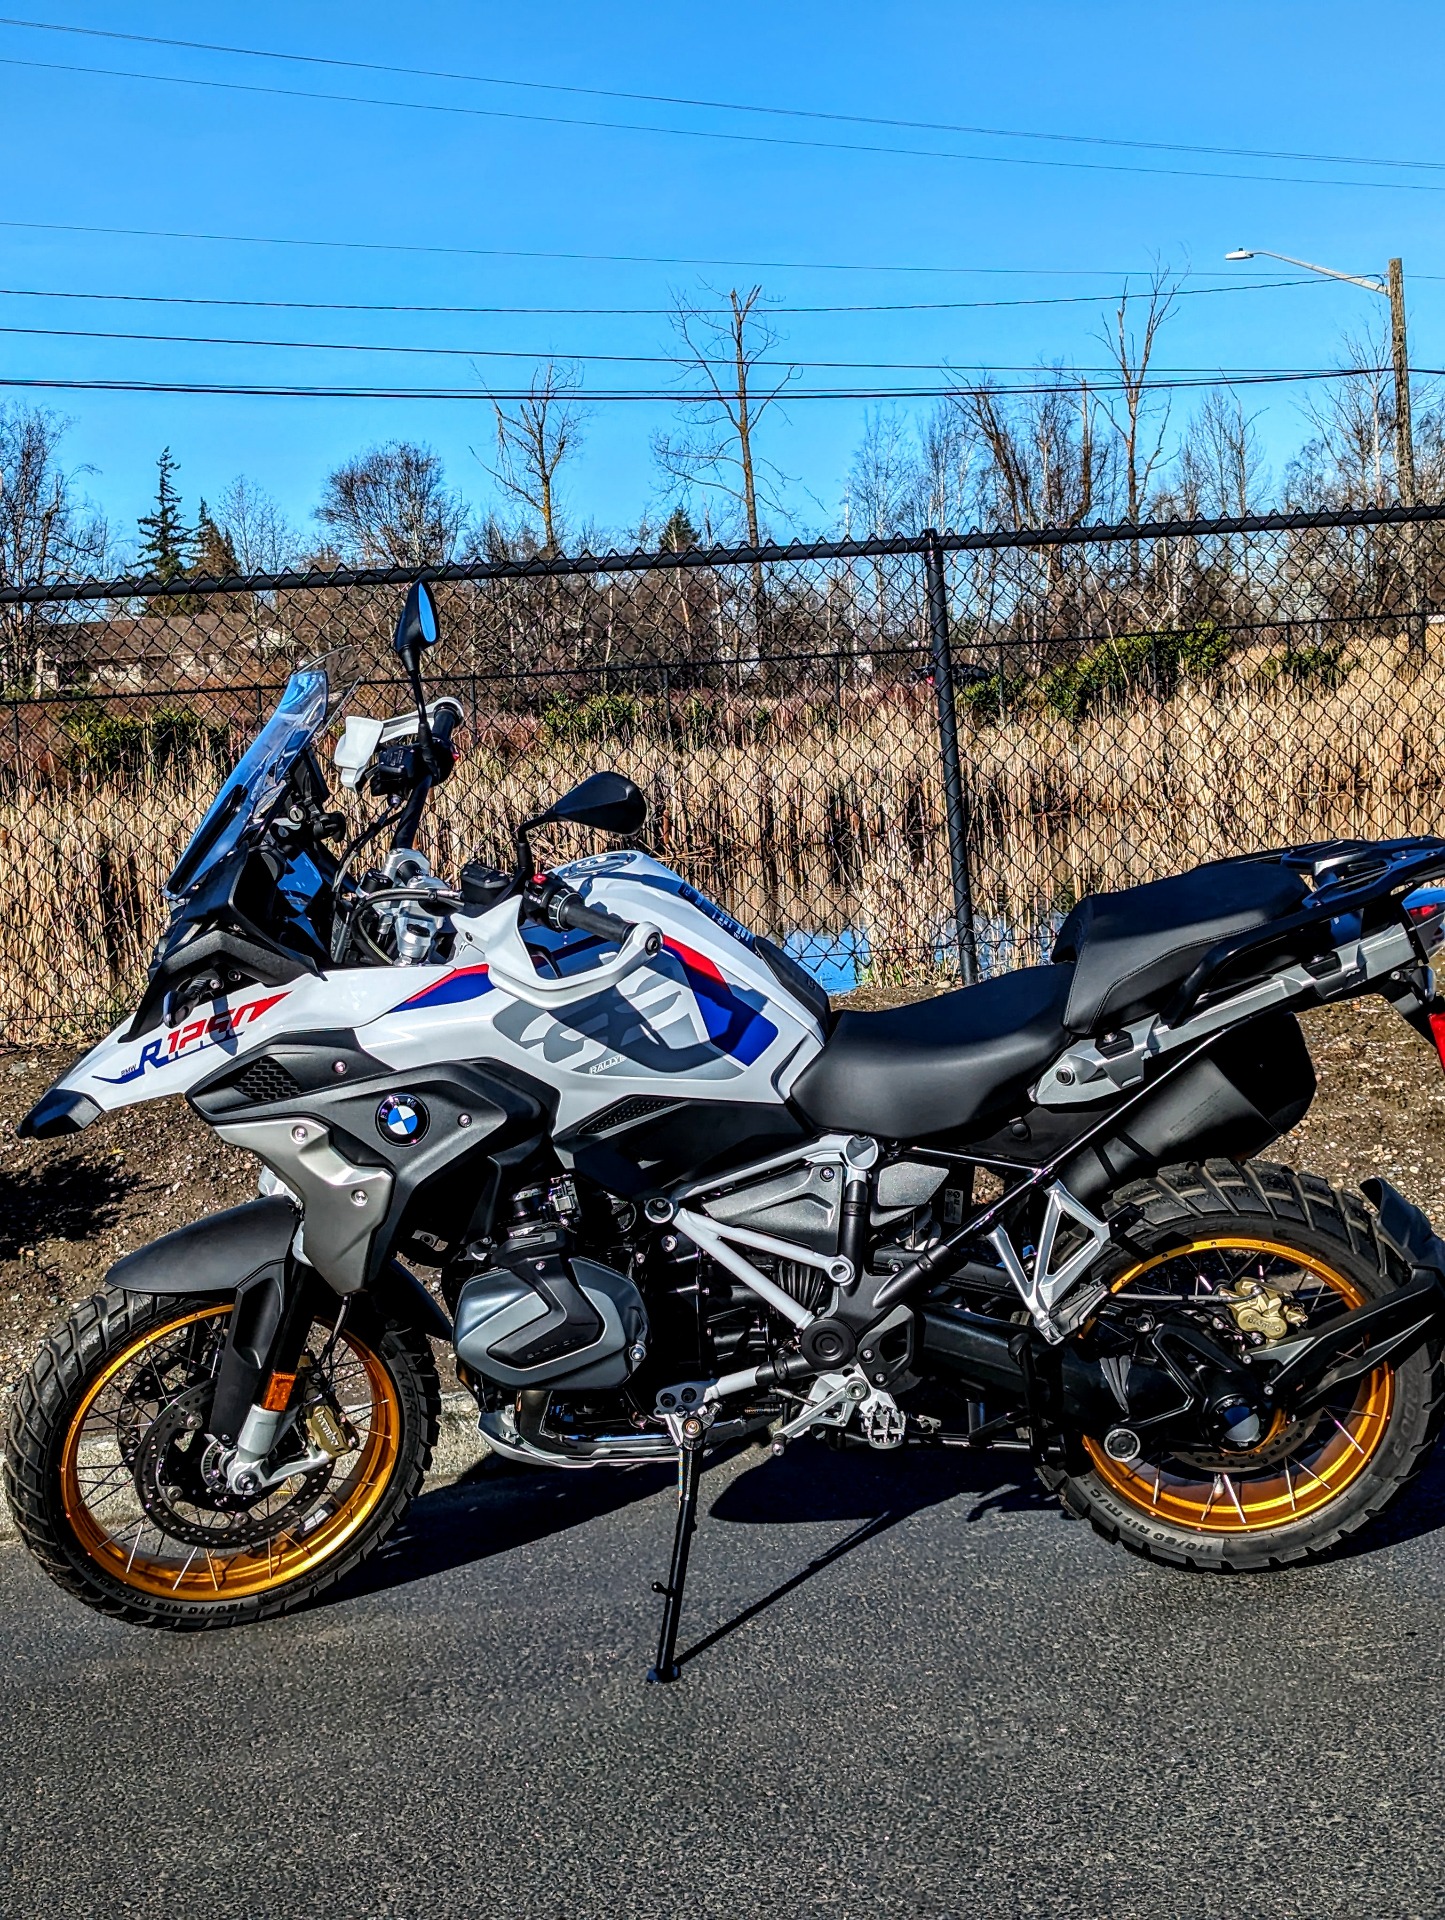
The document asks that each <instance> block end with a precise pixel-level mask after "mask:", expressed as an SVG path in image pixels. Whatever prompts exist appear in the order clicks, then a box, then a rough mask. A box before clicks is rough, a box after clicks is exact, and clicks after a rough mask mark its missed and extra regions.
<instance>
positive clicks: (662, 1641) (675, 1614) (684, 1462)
mask: <svg viewBox="0 0 1445 1920" xmlns="http://www.w3.org/2000/svg"><path fill="white" fill-rule="evenodd" d="M701 1459H702V1448H701V1447H700V1446H693V1447H689V1446H683V1447H682V1448H680V1449H679V1451H678V1456H677V1527H676V1530H675V1531H674V1533H673V1536H672V1565H671V1567H670V1568H669V1570H668V1575H667V1585H666V1586H664V1585H663V1584H662V1583H661V1581H657V1580H655V1581H654V1582H653V1583H652V1590H653V1592H654V1593H660V1594H661V1595H662V1630H661V1632H660V1633H659V1634H658V1636H657V1660H656V1662H655V1663H654V1665H652V1666H650V1667H649V1668H648V1670H647V1678H648V1680H649V1681H650V1682H651V1683H652V1684H653V1685H654V1686H660V1687H661V1686H667V1685H668V1684H669V1682H671V1681H673V1680H679V1679H681V1677H682V1668H681V1666H680V1665H679V1664H678V1660H677V1629H678V1623H679V1621H680V1620H681V1618H682V1593H683V1588H684V1587H685V1586H686V1585H687V1557H688V1553H689V1551H690V1550H691V1547H692V1536H693V1534H694V1533H695V1532H696V1530H697V1482H698V1471H699V1466H700V1462H701Z"/></svg>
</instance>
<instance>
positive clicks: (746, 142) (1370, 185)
mask: <svg viewBox="0 0 1445 1920" xmlns="http://www.w3.org/2000/svg"><path fill="white" fill-rule="evenodd" d="M0 66H7V67H22V68H24V69H26V70H27V71H29V72H34V73H83V74H90V75H92V76H95V77H98V78H101V79H109V80H140V81H144V82H147V83H148V84H153V85H157V86H168V87H202V88H206V89H209V90H210V91H212V92H221V93H245V94H254V95H265V96H268V97H270V98H274V99H283V100H318V101H323V102H325V103H328V104H329V105H332V106H361V107H387V108H391V109H395V110H397V111H401V112H406V113H430V114H444V115H450V116H453V117H456V116H460V117H461V118H464V119H468V120H505V121H508V122H510V123H513V124H525V125H528V126H549V127H585V128H589V129H592V130H604V131H608V132H612V133H647V134H663V135H665V136H667V137H668V138H673V139H683V140H721V141H724V142H727V143H728V144H730V145H743V146H762V147H787V148H791V149H800V150H801V149H806V150H808V151H811V152H819V153H861V154H869V155H873V156H878V155H882V156H886V157H890V158H892V159H904V160H963V161H967V162H969V163H970V164H981V165H987V166H997V167H1044V168H1048V169H1050V170H1063V171H1066V172H1083V173H1127V174H1143V175H1148V176H1151V177H1154V178H1159V179H1185V180H1241V181H1244V182H1246V183H1248V184H1250V185H1255V186H1257V185H1261V184H1266V185H1272V186H1291V187H1331V188H1334V189H1336V190H1338V189H1339V188H1341V187H1349V188H1355V189H1368V190H1370V191H1374V192H1381V193H1431V194H1435V193H1445V186H1438V187H1435V186H1429V185H1426V184H1425V183H1424V182H1422V181H1415V180H1338V179H1331V180H1325V179H1319V178H1315V177H1311V176H1309V175H1307V174H1289V173H1232V172H1226V171H1222V170H1220V169H1219V168H1206V167H1140V166H1134V165H1131V164H1129V163H1127V162H1125V161H1115V160H1053V159H1047V158H1041V157H1038V156H1034V155H1024V154H1017V153H958V152H954V151H951V150H949V149H947V148H938V147H899V146H892V147H888V146H880V145H877V144H870V143H867V142H864V141H857V140H804V139H801V138H795V137H793V136H790V135H785V134H774V133H733V132H729V131H727V130H726V129H723V128H717V127H662V126H657V125H654V124H649V123H646V122H643V121H628V120H598V119H591V118H587V117H584V116H581V115H575V114H557V113H520V112H518V111H517V110H516V109H514V108H509V107H465V106H458V105H456V104H454V103H449V102H444V101H424V100H392V99H385V98H380V97H378V96H377V95H375V94H357V93H318V92H317V91H316V90H315V89H313V88H306V87H268V86H261V85H259V84H257V83H255V82H252V81H246V80H212V79H204V78H202V77H200V76H199V75H191V74H173V73H138V72H135V71H133V70H130V69H127V68H124V67H91V66H82V65H80V64H78V63H75V62H70V61H59V60H21V59H18V58H16V57H14V56H12V55H0Z"/></svg>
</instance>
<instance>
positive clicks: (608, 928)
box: [556, 894, 632, 946]
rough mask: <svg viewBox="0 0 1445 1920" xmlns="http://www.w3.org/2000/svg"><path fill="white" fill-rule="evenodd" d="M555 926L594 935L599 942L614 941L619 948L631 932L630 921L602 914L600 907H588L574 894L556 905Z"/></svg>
mask: <svg viewBox="0 0 1445 1920" xmlns="http://www.w3.org/2000/svg"><path fill="white" fill-rule="evenodd" d="M556 924H557V925H558V926H559V927H571V928H572V929H573V930H574V931H576V932H577V933H592V934H596V936H597V938H598V939H599V940H615V941H616V942H617V943H618V945H619V946H620V945H621V944H622V942H623V941H624V940H625V939H626V938H627V936H628V934H629V933H631V931H632V922H631V921H630V920H619V919H618V917H617V915H616V914H615V913H604V912H603V911H602V910H601V908H600V907H589V906H587V905H586V904H585V902H583V901H581V900H579V899H578V898H577V896H576V894H571V895H569V896H568V897H567V898H565V899H563V900H560V901H559V902H558V903H557V910H556Z"/></svg>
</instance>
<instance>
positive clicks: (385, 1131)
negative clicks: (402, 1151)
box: [376, 1093, 429, 1147]
mask: <svg viewBox="0 0 1445 1920" xmlns="http://www.w3.org/2000/svg"><path fill="white" fill-rule="evenodd" d="M428 1124H429V1120H428V1115H427V1110H426V1108H425V1107H424V1106H423V1105H422V1103H421V1101H420V1100H414V1099H413V1098H412V1096H411V1095H410V1094H409V1093H389V1094H388V1095H387V1096H386V1098H385V1099H384V1100H383V1101H382V1103H381V1105H380V1106H379V1107H378V1108H377V1110H376V1130H377V1132H378V1133H379V1134H380V1135H381V1137H382V1139H383V1140H395V1141H397V1142H398V1143H399V1144H400V1145H402V1146H404V1147H414V1146H415V1145H416V1143H417V1141H418V1140H420V1139H421V1137H422V1135H423V1134H424V1133H425V1132H426V1130H427V1126H428Z"/></svg>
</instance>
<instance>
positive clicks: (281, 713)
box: [166, 667, 327, 898]
mask: <svg viewBox="0 0 1445 1920" xmlns="http://www.w3.org/2000/svg"><path fill="white" fill-rule="evenodd" d="M326 698H327V686H326V673H325V670H324V669H323V668H321V667H304V668H302V670H301V671H300V672H299V673H293V674H292V676H291V678H290V680H289V681H288V682H287V683H286V691H285V692H284V693H283V694H282V695H281V698H280V701H279V702H278V704H277V707H276V711H275V712H274V713H273V714H272V715H271V718H270V719H269V720H268V721H267V722H266V724H265V726H264V727H262V729H261V731H260V732H259V733H258V734H257V735H256V738H255V739H254V740H253V741H252V742H251V744H250V746H249V747H247V749H246V751H245V752H244V753H243V754H242V755H241V758H240V760H239V761H238V762H237V765H236V769H235V772H234V773H232V774H231V776H230V778H229V779H228V780H227V781H226V783H225V785H224V786H223V787H222V788H221V790H220V792H219V793H218V794H217V795H216V797H215V799H214V800H213V801H212V802H211V804H210V806H209V807H208V808H207V809H206V817H205V818H204V819H203V820H202V822H201V824H200V825H199V826H198V827H197V828H196V831H195V832H194V834H192V836H191V843H190V845H189V846H188V847H187V848H186V850H185V852H184V853H183V854H182V855H181V857H180V859H179V861H178V862H177V863H176V868H175V871H174V873H172V875H171V877H170V879H169V880H167V882H166V892H167V893H168V894H170V895H171V896H172V898H175V897H176V896H177V895H179V894H183V893H188V892H189V891H190V889H191V888H192V887H193V886H194V885H195V884H196V882H197V881H198V880H199V879H200V878H201V877H202V875H203V874H206V873H209V872H210V870H211V868H212V867H214V866H216V865H217V864H218V863H219V862H220V861H222V860H224V859H225V858H226V856H227V854H229V853H231V852H232V851H233V850H234V849H235V848H236V847H237V846H239V845H240V843H241V839H242V837H243V836H244V835H245V833H246V831H247V830H248V828H249V827H250V826H251V825H252V824H253V823H255V824H257V825H259V824H260V823H261V822H262V821H263V820H264V819H265V817H266V815H267V813H268V812H269V811H270V809H271V807H272V806H274V804H275V802H276V799H277V796H278V795H279V794H280V792H281V789H282V788H283V787H284V786H285V784H286V776H287V774H288V773H289V772H290V771H291V768H292V767H293V766H294V765H295V764H296V761H297V759H298V758H299V756H300V755H301V754H302V753H304V752H305V750H306V748H307V747H308V746H309V745H310V743H311V741H312V740H314V739H315V737H316V735H317V733H318V732H319V731H320V729H321V725H322V723H323V721H324V720H325V718H326Z"/></svg>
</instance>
